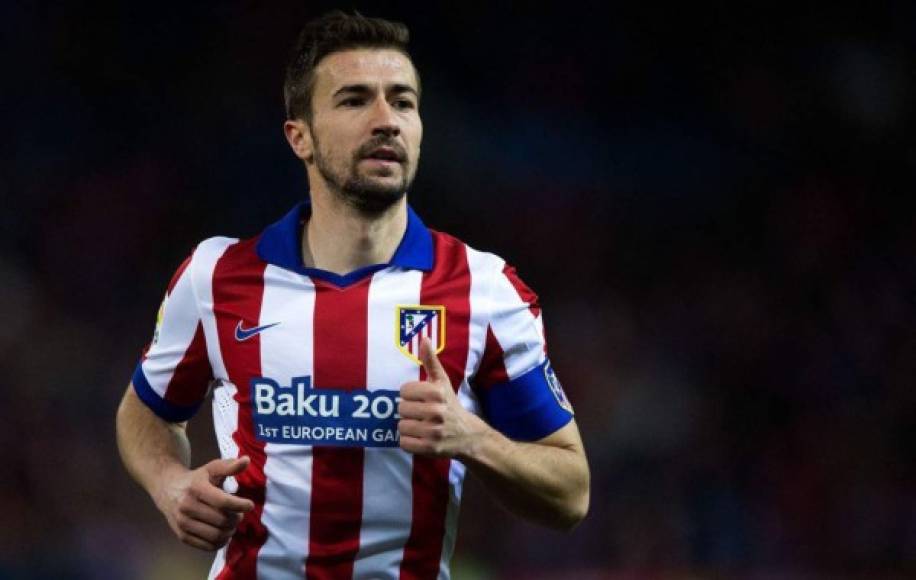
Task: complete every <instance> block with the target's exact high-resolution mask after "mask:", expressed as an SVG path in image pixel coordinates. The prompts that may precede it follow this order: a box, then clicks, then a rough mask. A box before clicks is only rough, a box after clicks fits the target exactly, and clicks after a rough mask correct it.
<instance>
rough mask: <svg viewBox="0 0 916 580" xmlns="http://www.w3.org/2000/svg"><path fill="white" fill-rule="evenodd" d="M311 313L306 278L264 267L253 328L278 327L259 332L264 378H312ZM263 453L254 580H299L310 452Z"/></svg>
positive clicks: (273, 449) (278, 448)
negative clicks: (263, 537)
mask: <svg viewBox="0 0 916 580" xmlns="http://www.w3.org/2000/svg"><path fill="white" fill-rule="evenodd" d="M314 310H315V287H314V285H313V284H312V283H311V280H310V279H309V278H308V277H306V276H301V275H299V274H296V273H294V272H290V271H288V270H284V269H281V268H278V267H276V266H272V265H268V266H267V268H266V269H265V271H264V299H263V302H262V305H261V316H260V319H259V321H258V324H259V325H267V324H274V323H279V324H277V325H276V326H273V327H271V328H268V329H265V330H263V331H262V332H261V333H260V334H259V337H260V342H261V374H262V375H263V376H265V377H270V378H272V379H274V380H276V381H277V382H278V383H280V384H281V385H289V384H290V383H291V379H292V377H305V376H313V375H314V364H313V360H314V359H313V356H314V351H313V349H312V344H313V338H314V317H313V314H314ZM264 455H265V456H266V458H267V459H266V462H265V464H264V474H265V475H266V477H267V489H266V493H265V501H264V511H263V513H262V515H261V522H262V523H263V524H264V526H265V527H266V528H267V532H268V535H267V541H266V542H264V545H263V546H262V547H261V550H260V551H259V552H258V564H257V571H258V578H264V579H269V580H301V579H302V578H303V577H304V574H305V559H306V557H307V555H308V545H309V507H310V502H311V492H312V481H311V479H312V448H311V447H310V446H306V445H290V444H282V443H267V444H266V445H265V448H264Z"/></svg>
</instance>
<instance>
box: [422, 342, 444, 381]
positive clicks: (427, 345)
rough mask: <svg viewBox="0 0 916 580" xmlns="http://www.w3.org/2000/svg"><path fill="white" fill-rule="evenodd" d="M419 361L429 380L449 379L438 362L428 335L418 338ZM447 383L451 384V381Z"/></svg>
mask: <svg viewBox="0 0 916 580" xmlns="http://www.w3.org/2000/svg"><path fill="white" fill-rule="evenodd" d="M420 362H422V363H423V368H425V369H426V376H427V377H428V380H429V381H430V382H434V383H436V382H439V381H443V380H445V381H449V378H448V374H446V372H445V369H444V368H443V367H442V363H441V362H439V357H438V356H436V350H435V349H434V348H433V344H432V342H430V340H429V337H428V336H424V337H422V338H420ZM449 384H451V381H449Z"/></svg>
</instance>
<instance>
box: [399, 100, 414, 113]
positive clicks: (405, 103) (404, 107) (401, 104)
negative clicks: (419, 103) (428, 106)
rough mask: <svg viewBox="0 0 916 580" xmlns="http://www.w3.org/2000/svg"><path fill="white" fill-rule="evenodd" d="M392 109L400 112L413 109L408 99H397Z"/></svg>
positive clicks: (411, 102)
mask: <svg viewBox="0 0 916 580" xmlns="http://www.w3.org/2000/svg"><path fill="white" fill-rule="evenodd" d="M394 108H396V109H401V110H404V111H406V110H409V109H413V108H414V104H413V101H411V100H409V99H398V100H396V101H395V102H394Z"/></svg>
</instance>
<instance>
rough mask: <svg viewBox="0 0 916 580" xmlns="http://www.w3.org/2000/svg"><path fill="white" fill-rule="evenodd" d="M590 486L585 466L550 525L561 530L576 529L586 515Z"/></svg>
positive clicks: (569, 530)
mask: <svg viewBox="0 0 916 580" xmlns="http://www.w3.org/2000/svg"><path fill="white" fill-rule="evenodd" d="M590 488H591V482H590V475H589V472H588V468H587V467H586V469H585V471H584V472H583V473H582V476H581V477H578V478H577V485H575V487H574V488H573V489H571V490H569V492H568V494H567V495H566V497H565V498H564V501H563V502H562V504H561V506H560V509H559V510H557V513H556V516H555V519H554V521H553V522H552V526H551V527H553V528H555V529H557V530H560V531H563V532H571V531H573V530H574V529H576V527H578V526H579V524H581V523H582V520H584V519H585V516H587V515H588V507H589V501H590V497H591V494H590V491H589V490H590Z"/></svg>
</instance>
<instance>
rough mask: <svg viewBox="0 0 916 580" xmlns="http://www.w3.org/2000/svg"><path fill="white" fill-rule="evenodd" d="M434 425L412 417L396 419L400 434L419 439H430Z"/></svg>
mask: <svg viewBox="0 0 916 580" xmlns="http://www.w3.org/2000/svg"><path fill="white" fill-rule="evenodd" d="M435 428H436V427H435V426H434V425H431V424H429V423H426V422H424V421H416V420H414V419H401V420H400V421H398V433H399V434H400V435H401V436H404V435H406V436H408V437H419V438H421V439H432V438H433V436H434V435H433V431H434V430H435Z"/></svg>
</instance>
